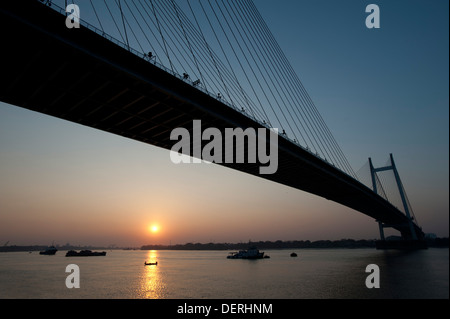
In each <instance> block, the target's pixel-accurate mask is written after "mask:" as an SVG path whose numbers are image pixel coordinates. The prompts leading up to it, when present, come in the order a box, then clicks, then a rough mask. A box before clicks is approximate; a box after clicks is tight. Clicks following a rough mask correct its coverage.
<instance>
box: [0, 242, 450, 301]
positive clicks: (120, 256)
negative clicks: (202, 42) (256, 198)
mask: <svg viewBox="0 0 450 319" xmlns="http://www.w3.org/2000/svg"><path fill="white" fill-rule="evenodd" d="M294 251H295V252H296V253H297V254H298V257H297V258H292V257H290V253H291V252H294ZM265 252H266V254H267V255H269V256H270V257H271V258H270V259H261V260H231V259H226V256H227V254H228V252H226V251H122V250H112V251H107V255H106V256H105V257H70V258H69V257H65V253H66V252H65V251H58V252H57V253H56V255H54V256H43V255H39V254H38V253H37V252H33V253H28V252H15V253H0V298H2V299H3V298H14V299H28V298H37V299H42V298H52V299H53V298H64V299H72V298H75V299H80V298H81V299H94V298H102V299H394V298H400V299H416V298H420V299H448V298H449V254H448V249H433V248H432V249H428V250H420V251H412V252H403V251H377V250H375V249H305V250H268V251H265ZM144 261H148V262H154V261H157V262H158V265H157V266H144ZM69 264H76V265H77V266H78V268H79V283H80V288H72V289H69V288H67V286H66V278H67V277H68V276H73V275H75V273H73V274H72V273H71V272H66V267H67V266H68V265H69ZM370 264H375V265H377V266H378V267H379V275H380V276H379V278H380V288H372V289H369V288H367V287H366V278H367V277H368V276H369V275H371V274H370V273H366V267H367V265H370Z"/></svg>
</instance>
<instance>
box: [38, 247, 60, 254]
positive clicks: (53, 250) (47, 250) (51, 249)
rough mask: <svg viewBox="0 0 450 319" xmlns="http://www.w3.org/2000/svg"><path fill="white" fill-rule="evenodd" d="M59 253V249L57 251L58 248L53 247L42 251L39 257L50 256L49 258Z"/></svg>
mask: <svg viewBox="0 0 450 319" xmlns="http://www.w3.org/2000/svg"><path fill="white" fill-rule="evenodd" d="M57 251H58V249H56V247H55V246H53V245H52V246H50V247H48V248H47V249H46V250H44V251H40V252H39V255H49V256H51V255H54V254H56V252H57Z"/></svg>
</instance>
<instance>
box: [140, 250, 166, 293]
mask: <svg viewBox="0 0 450 319" xmlns="http://www.w3.org/2000/svg"><path fill="white" fill-rule="evenodd" d="M145 261H146V262H147V263H155V262H158V265H148V266H146V265H144V261H142V267H143V270H142V273H141V278H140V283H139V287H138V297H139V298H141V299H162V298H164V295H165V285H164V282H163V280H162V275H161V272H160V269H161V263H160V261H159V252H158V251H157V250H151V251H149V252H148V253H147V256H146V260H145Z"/></svg>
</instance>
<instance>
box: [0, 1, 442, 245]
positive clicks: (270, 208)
mask: <svg viewBox="0 0 450 319" xmlns="http://www.w3.org/2000/svg"><path fill="white" fill-rule="evenodd" d="M254 3H255V5H256V6H257V7H258V9H259V10H260V13H261V14H262V16H263V17H264V19H265V21H266V23H267V24H268V26H269V28H270V29H271V30H272V32H273V34H274V36H275V38H276V39H277V40H278V43H279V44H280V46H281V48H282V49H283V50H284V52H285V54H286V56H287V58H288V59H289V61H290V62H291V64H292V66H293V68H294V70H296V72H297V74H298V75H299V78H300V79H301V80H302V82H303V84H304V86H305V88H306V89H307V91H308V92H309V94H310V96H311V98H312V100H313V101H314V103H315V105H316V106H317V108H318V110H319V111H320V113H321V114H322V116H323V118H324V120H325V122H326V123H327V125H328V126H329V128H330V130H331V132H332V133H333V135H334V137H335V138H336V140H337V141H338V143H339V144H340V146H341V148H342V150H343V152H344V153H345V154H346V156H347V158H348V160H349V162H350V164H351V165H352V167H353V169H354V170H355V171H358V170H359V169H360V168H361V167H362V166H363V165H364V164H365V163H366V162H367V159H368V158H369V157H372V158H373V160H374V163H375V165H376V166H383V165H385V164H386V161H387V159H388V157H389V154H390V153H393V154H394V158H395V160H396V164H397V167H398V169H399V173H400V176H401V178H402V182H403V185H404V187H405V189H406V191H407V193H408V197H409V200H410V202H411V204H412V206H413V208H414V212H415V215H416V217H417V220H418V222H419V225H420V226H422V227H423V230H424V232H425V233H436V234H437V235H438V236H441V237H444V236H448V235H449V195H448V194H449V93H448V87H449V60H448V57H449V33H448V32H449V31H448V26H449V17H448V12H449V2H448V1H447V0H435V1H425V0H420V1H418V0H407V1H406V0H403V1H395V2H394V1H372V2H368V1H354V0H345V1H334V0H319V1H317V0H314V1H313V0H310V1H303V0H302V1H299V0H291V1H288V0H282V1H271V0H254ZM369 3H377V4H378V5H379V7H380V10H381V29H378V30H369V29H367V28H366V26H365V18H366V16H367V14H366V13H365V7H366V5H367V4H369ZM153 226H156V227H157V228H158V229H157V230H155V229H152V227H153ZM394 234H395V233H394ZM378 237H379V233H378V226H377V224H376V223H375V221H374V220H373V219H371V218H369V217H367V216H365V215H363V214H361V213H359V212H356V211H353V210H351V209H349V208H346V207H343V206H341V205H339V204H336V203H333V202H330V201H327V200H325V199H323V198H319V197H316V196H313V195H310V194H307V193H305V192H303V191H300V190H296V189H292V188H289V187H286V186H283V185H279V184H276V183H272V182H269V181H266V180H264V179H260V178H258V177H255V176H249V175H245V174H243V173H240V172H237V171H233V170H230V169H226V168H223V167H220V166H216V165H207V164H202V165H188V164H186V165H175V164H173V163H172V162H171V160H170V156H169V152H168V151H166V150H162V149H159V148H156V147H153V146H150V145H147V144H143V143H140V142H137V141H133V140H129V139H126V138H123V137H119V136H116V135H112V134H109V133H106V132H102V131H98V130H95V129H92V128H87V127H84V126H81V125H78V124H74V123H70V122H67V121H63V120H59V119H56V118H52V117H49V116H46V115H43V114H38V113H35V112H31V111H28V110H25V109H22V108H19V107H16V106H11V105H7V104H4V103H2V102H0V245H3V244H4V243H5V242H7V241H9V242H10V243H9V244H10V245H28V244H44V245H45V244H51V243H52V242H54V243H55V244H59V245H63V244H65V243H71V244H74V245H105V246H108V245H111V244H115V245H118V246H141V245H145V244H169V243H172V244H177V243H188V242H203V243H204V242H247V241H248V240H253V241H259V240H263V241H265V240H273V241H275V240H319V239H330V240H335V239H341V238H354V239H375V238H378Z"/></svg>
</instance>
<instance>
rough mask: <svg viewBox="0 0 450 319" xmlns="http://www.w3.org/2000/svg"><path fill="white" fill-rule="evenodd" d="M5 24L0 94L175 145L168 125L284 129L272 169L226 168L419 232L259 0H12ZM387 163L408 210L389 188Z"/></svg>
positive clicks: (0, 12) (0, 7)
mask: <svg viewBox="0 0 450 319" xmlns="http://www.w3.org/2000/svg"><path fill="white" fill-rule="evenodd" d="M74 4H75V5H76V6H73V5H74ZM66 8H68V10H67V11H66ZM0 24H1V28H2V34H3V43H4V47H3V48H2V51H1V57H2V59H1V63H2V76H1V81H2V82H1V86H0V101H3V102H6V103H10V104H13V105H16V106H20V107H23V108H27V109H30V110H33V111H37V112H40V113H44V114H48V115H51V116H55V117H58V118H61V119H65V120H68V121H72V122H75V123H79V124H82V125H86V126H89V127H93V128H97V129H99V130H103V131H107V132H111V133H113V134H118V135H121V136H124V137H128V138H131V139H134V140H137V141H141V142H144V143H148V144H151V145H155V146H158V147H162V148H165V149H169V150H170V149H172V147H173V145H174V144H175V143H176V141H173V140H171V138H170V134H171V132H172V131H173V130H174V129H176V128H186V129H187V130H188V131H190V132H192V130H193V128H192V123H193V121H194V120H199V119H200V120H201V121H202V125H203V126H204V127H214V128H217V129H219V130H220V131H221V132H224V131H225V130H226V129H227V128H242V129H247V128H254V129H269V130H272V128H277V129H278V134H279V138H278V170H277V171H276V173H275V174H271V175H260V173H259V165H258V164H257V163H256V164H255V163H249V162H245V163H239V162H238V163H236V162H233V163H232V162H230V163H226V162H225V161H224V162H222V163H220V165H223V166H226V167H229V168H232V169H236V170H239V171H242V172H245V173H249V174H252V175H256V176H260V177H262V178H266V179H269V180H271V181H274V182H277V183H281V184H284V185H287V186H290V187H294V188H297V189H300V190H303V191H306V192H309V193H312V194H315V195H318V196H321V197H324V198H326V199H328V200H332V201H335V202H337V203H340V204H342V205H345V206H347V207H350V208H352V209H355V210H357V211H359V212H361V213H363V214H366V215H368V216H370V217H372V218H374V219H375V220H376V221H378V223H379V226H380V235H381V237H382V238H383V237H384V233H383V229H384V227H393V228H395V229H397V230H398V231H400V233H401V235H402V237H403V238H404V239H405V240H413V241H420V240H421V239H423V236H424V234H423V232H422V230H421V229H420V227H419V226H418V225H417V223H416V221H415V220H414V219H413V216H411V210H410V209H409V208H408V205H407V204H408V203H407V197H406V192H404V188H403V186H402V185H401V181H400V178H399V176H398V172H397V169H396V167H395V163H394V161H393V158H392V157H391V164H390V165H388V166H386V167H382V168H374V167H373V165H372V164H371V165H370V167H369V169H370V170H369V172H370V174H371V179H372V184H371V185H367V186H366V185H364V184H363V183H362V182H360V181H359V180H358V177H357V175H356V174H355V172H354V171H353V169H352V168H351V166H350V164H349V163H348V161H347V159H346V157H345V155H344V153H343V152H342V150H341V149H340V148H339V146H338V143H337V142H336V140H335V139H334V137H333V135H332V134H331V132H330V130H329V128H328V127H327V125H326V124H325V122H324V121H323V118H322V117H321V115H320V113H319V112H318V110H317V108H316V107H315V105H314V103H313V101H312V99H311V98H310V96H309V95H308V93H307V92H306V90H305V88H304V86H303V85H302V83H301V81H300V80H299V78H298V76H297V75H296V73H295V72H294V70H293V68H292V67H291V65H290V64H289V62H288V60H287V59H286V57H285V55H284V54H283V52H282V50H281V48H280V47H279V45H278V44H277V42H276V40H275V38H274V36H273V35H272V33H271V32H270V30H269V29H268V27H267V25H266V23H265V22H264V20H263V18H262V17H261V15H260V14H259V12H258V10H257V8H256V6H255V5H254V4H253V2H252V1H251V0H236V1H217V0H215V1H213V0H211V1H199V0H183V1H174V0H134V1H123V0H122V1H121V0H115V1H87V0H85V1H62V0H60V1H47V0H46V1H38V0H24V1H7V2H6V1H4V2H2V3H1V4H0ZM267 142H268V141H267ZM191 151H192V152H190V155H191V154H194V153H195V152H194V150H193V149H191ZM245 151H246V154H247V153H248V149H246V150H245ZM387 170H392V172H394V174H395V176H396V180H397V184H398V188H399V190H400V194H401V197H402V199H403V204H404V203H406V205H405V206H403V207H404V211H401V210H400V209H398V208H397V207H396V206H394V205H393V204H392V203H391V202H390V201H389V199H388V198H387V197H386V196H385V194H384V193H383V188H382V187H381V185H380V180H379V177H378V173H379V172H381V171H387ZM383 195H384V196H383ZM409 207H410V205H409Z"/></svg>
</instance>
